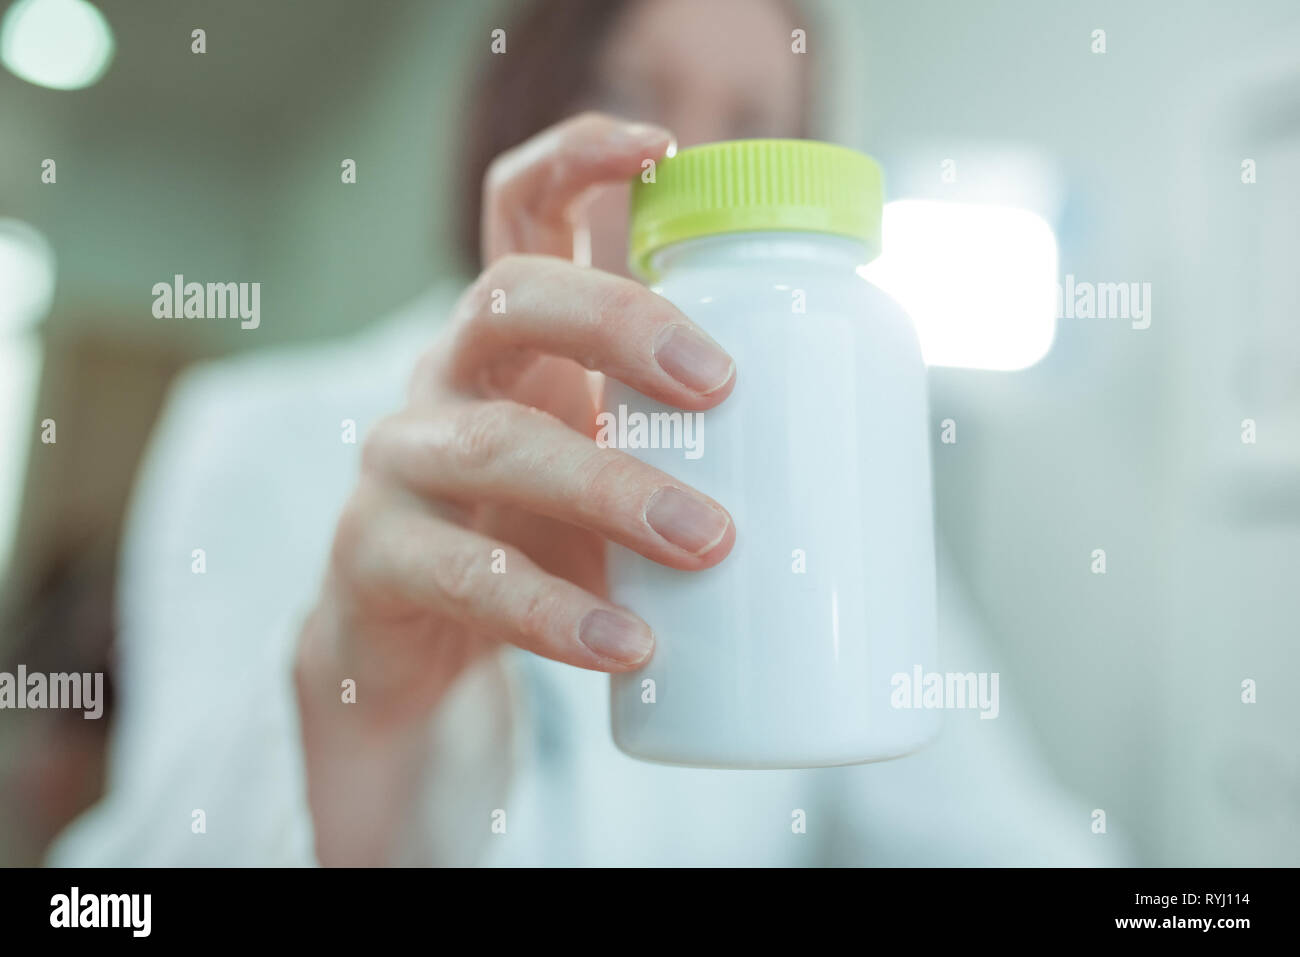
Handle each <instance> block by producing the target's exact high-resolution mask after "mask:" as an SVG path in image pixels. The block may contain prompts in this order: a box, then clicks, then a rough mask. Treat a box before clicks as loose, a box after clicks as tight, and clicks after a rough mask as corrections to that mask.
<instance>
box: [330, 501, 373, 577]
mask: <svg viewBox="0 0 1300 957" xmlns="http://www.w3.org/2000/svg"><path fill="white" fill-rule="evenodd" d="M373 515H374V494H373V492H372V491H371V490H370V489H369V488H368V486H367V485H366V484H364V483H363V484H362V485H360V486H358V488H357V489H356V491H354V492H353V493H352V495H351V496H349V497H348V500H347V501H346V502H345V503H344V505H343V510H342V511H341V512H340V513H339V519H338V522H337V524H336V525H335V527H334V543H333V545H332V546H331V551H330V559H331V561H332V563H333V564H334V566H335V567H336V568H338V569H340V570H342V571H344V572H347V573H349V574H350V573H352V572H355V571H356V570H357V569H358V568H359V567H360V566H361V565H362V564H363V557H362V556H364V555H365V552H366V543H367V542H368V540H369V536H370V529H371V526H372V525H373Z"/></svg>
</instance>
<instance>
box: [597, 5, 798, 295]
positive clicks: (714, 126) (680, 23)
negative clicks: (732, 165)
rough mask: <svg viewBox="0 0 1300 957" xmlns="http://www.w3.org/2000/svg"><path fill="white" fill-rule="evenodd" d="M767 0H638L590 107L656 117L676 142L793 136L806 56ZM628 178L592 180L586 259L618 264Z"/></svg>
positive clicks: (611, 47)
mask: <svg viewBox="0 0 1300 957" xmlns="http://www.w3.org/2000/svg"><path fill="white" fill-rule="evenodd" d="M796 26H800V24H796V23H792V22H791V21H790V20H789V18H788V16H787V12H786V10H785V9H784V8H783V7H782V5H780V4H778V3H776V2H774V0H708V2H701V0H639V2H637V3H634V4H632V5H631V6H630V7H629V8H628V10H627V11H626V12H625V13H624V14H623V16H622V17H621V19H620V20H619V21H618V22H617V23H615V25H614V28H613V29H612V30H611V32H610V36H609V39H608V41H607V43H606V45H605V49H604V51H603V53H602V55H601V57H600V59H599V61H598V63H597V77H598V82H597V89H596V90H595V91H594V96H593V98H592V99H591V101H590V102H588V103H584V104H583V106H584V107H592V108H595V109H598V110H602V111H604V112H607V113H612V114H614V115H616V116H620V117H624V118H626V119H630V120H643V121H647V122H652V123H658V124H659V125H661V126H665V127H667V128H668V129H669V130H671V131H672V132H673V133H675V134H676V135H677V145H678V147H679V148H680V147H687V146H693V145H696V144H698V143H711V142H716V141H718V140H730V139H747V138H751V137H769V136H775V137H788V136H798V135H799V133H800V130H801V129H802V125H803V122H804V117H803V116H802V115H801V111H802V108H803V86H804V83H805V82H806V79H805V75H804V73H805V71H804V57H802V56H800V55H798V54H795V53H793V52H791V50H790V44H791V42H792V41H791V37H790V31H791V30H793V29H794V28H795V27H796ZM627 203H628V187H626V186H610V187H602V188H601V189H599V190H597V191H596V193H595V194H594V195H593V197H592V201H591V205H590V207H589V208H588V211H587V218H588V223H589V226H590V230H591V259H592V265H594V266H596V267H598V268H600V269H604V270H607V271H609V272H615V273H626V272H627V265H626V262H625V260H626V258H627Z"/></svg>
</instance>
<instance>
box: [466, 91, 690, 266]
mask: <svg viewBox="0 0 1300 957" xmlns="http://www.w3.org/2000/svg"><path fill="white" fill-rule="evenodd" d="M672 144H673V136H672V134H671V133H670V132H668V131H667V130H665V129H663V128H662V127H659V126H653V125H650V124H647V123H628V122H625V121H623V120H619V119H615V118H614V117H612V116H607V115H605V114H603V113H580V114H578V115H577V116H574V117H571V118H570V119H567V120H564V121H563V122H561V123H557V124H556V125H555V126H552V127H550V128H548V129H546V130H543V131H542V132H541V133H538V134H537V135H536V136H534V137H532V138H531V139H529V140H526V141H524V142H523V143H522V144H520V145H519V146H517V147H515V148H514V149H512V150H508V151H507V152H505V153H502V154H501V155H500V156H498V157H497V158H496V159H495V160H493V162H492V165H491V166H490V167H489V168H488V172H487V176H486V177H485V178H484V182H483V249H482V253H483V265H484V266H487V265H488V264H489V263H491V262H493V261H495V260H496V259H499V258H500V257H501V256H504V255H507V254H508V253H520V252H529V253H544V254H547V255H551V256H562V257H564V258H565V259H569V258H571V257H572V256H573V234H574V223H573V216H572V213H573V208H574V205H575V204H576V202H577V200H578V199H579V198H580V197H581V196H582V195H583V193H585V192H586V191H587V190H589V189H590V188H591V187H593V186H597V185H600V184H602V183H617V182H625V181H627V180H628V179H631V178H632V177H633V176H636V175H637V174H639V173H640V172H641V170H642V166H643V164H644V163H645V161H646V160H647V159H649V160H658V159H660V158H662V157H663V156H664V155H665V154H666V153H667V152H668V151H669V149H670V147H671V146H672Z"/></svg>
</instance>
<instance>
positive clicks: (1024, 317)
mask: <svg viewBox="0 0 1300 957" xmlns="http://www.w3.org/2000/svg"><path fill="white" fill-rule="evenodd" d="M883 245H884V253H883V255H881V257H880V258H879V259H877V260H876V261H875V262H872V263H870V264H868V265H867V266H866V267H864V268H863V269H862V275H863V276H865V277H866V278H867V279H869V280H870V281H871V282H873V283H875V284H876V285H877V286H879V287H880V288H881V289H883V290H884V291H885V292H887V293H889V295H891V296H892V297H894V298H895V299H896V300H898V302H899V303H900V304H902V306H903V308H904V309H906V310H907V312H908V315H910V316H911V317H912V321H913V322H914V323H915V324H916V330H917V334H918V335H919V336H920V339H921V352H922V353H923V354H924V356H925V361H926V363H927V364H929V365H942V366H963V367H965V368H973V369H1002V370H1010V369H1023V368H1025V367H1027V366H1031V365H1033V364H1034V363H1035V362H1037V361H1038V360H1039V359H1041V358H1042V357H1043V356H1045V355H1046V354H1047V350H1048V349H1050V348H1051V346H1052V339H1053V337H1054V336H1055V333H1056V282H1057V277H1056V272H1057V250H1056V236H1055V235H1054V234H1053V232H1052V228H1051V227H1050V226H1048V225H1047V223H1046V221H1044V220H1043V219H1042V217H1040V216H1038V215H1037V214H1035V213H1031V212H1028V211H1027V210H1023V209H1014V208H1012V207H1009V206H987V205H977V204H971V203H945V202H939V201H935V200H919V199H918V200H898V201H896V202H893V203H889V204H888V205H886V206H885V217H884V236H883Z"/></svg>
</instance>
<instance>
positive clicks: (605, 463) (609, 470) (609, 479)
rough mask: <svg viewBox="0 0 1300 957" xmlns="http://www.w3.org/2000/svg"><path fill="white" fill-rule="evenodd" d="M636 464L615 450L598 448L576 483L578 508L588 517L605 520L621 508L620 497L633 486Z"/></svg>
mask: <svg viewBox="0 0 1300 957" xmlns="http://www.w3.org/2000/svg"><path fill="white" fill-rule="evenodd" d="M637 466H638V463H637V462H636V461H635V460H634V459H631V458H629V457H628V456H627V455H625V454H623V453H622V452H620V451H619V450H618V449H604V448H598V449H597V450H596V452H595V453H594V454H593V455H592V456H591V458H590V460H589V461H588V464H587V467H586V469H585V471H584V474H583V476H582V477H581V479H580V480H579V495H580V505H581V508H582V511H583V514H584V515H585V516H586V517H588V518H597V517H598V518H603V519H605V520H608V519H609V517H610V516H611V515H617V514H619V513H620V512H621V510H622V507H623V501H624V497H625V496H626V495H627V494H628V492H629V490H631V489H633V488H635V487H637V486H638V485H639V484H640V483H639V481H638V478H639V475H638V471H639V470H638V467H637Z"/></svg>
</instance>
